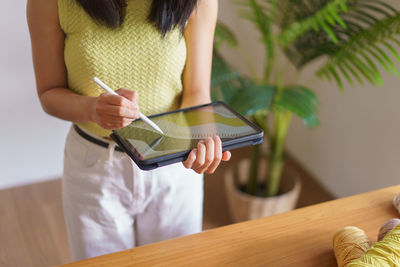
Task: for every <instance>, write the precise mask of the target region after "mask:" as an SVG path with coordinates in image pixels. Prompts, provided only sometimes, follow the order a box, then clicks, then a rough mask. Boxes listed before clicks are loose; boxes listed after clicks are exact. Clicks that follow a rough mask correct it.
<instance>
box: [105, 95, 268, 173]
mask: <svg viewBox="0 0 400 267" xmlns="http://www.w3.org/2000/svg"><path fill="white" fill-rule="evenodd" d="M149 118H150V119H151V120H152V121H153V122H154V123H156V124H157V125H158V126H159V127H160V128H161V129H162V131H163V132H164V134H160V133H159V132H157V131H156V130H154V129H153V128H151V126H149V125H148V124H147V123H145V122H144V121H142V120H140V119H138V120H135V121H133V122H132V123H131V124H130V125H128V126H126V127H124V128H120V129H118V130H113V133H112V134H111V137H112V138H113V140H114V141H115V142H116V143H117V144H118V145H119V146H120V147H121V148H122V149H123V150H124V151H125V152H126V153H127V154H128V155H129V156H130V157H131V158H132V160H133V161H134V162H135V163H136V164H137V165H138V166H139V168H141V169H142V170H151V169H155V168H158V167H161V166H165V165H169V164H172V163H176V162H180V161H184V160H185V159H186V158H187V156H188V155H189V153H190V151H191V150H192V149H193V148H196V147H197V143H198V142H199V141H200V140H204V139H206V138H207V137H213V136H215V135H218V136H219V137H220V138H221V141H222V150H223V151H227V150H232V149H235V148H239V147H244V146H249V145H255V144H259V143H262V142H263V131H262V130H261V129H260V128H259V127H257V126H256V125H255V124H253V123H252V122H250V121H249V120H247V119H246V118H244V117H243V116H241V115H240V114H239V113H237V112H235V111H234V110H233V109H232V108H230V107H229V106H227V105H226V104H225V103H223V102H213V103H210V104H206V105H200V106H195V107H191V108H186V109H180V110H175V111H171V112H167V113H163V114H157V115H153V116H150V117H149Z"/></svg>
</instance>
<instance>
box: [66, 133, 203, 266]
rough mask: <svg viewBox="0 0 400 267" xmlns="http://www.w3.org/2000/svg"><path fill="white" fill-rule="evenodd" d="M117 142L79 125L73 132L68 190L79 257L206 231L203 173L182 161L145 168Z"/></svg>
mask: <svg viewBox="0 0 400 267" xmlns="http://www.w3.org/2000/svg"><path fill="white" fill-rule="evenodd" d="M110 143H111V144H113V145H115V143H114V142H110ZM113 145H110V146H109V148H108V149H107V148H104V147H101V146H99V145H96V144H94V143H91V142H89V141H87V140H86V139H84V138H82V137H81V136H80V135H78V134H77V133H76V131H75V130H74V129H73V128H71V130H70V132H69V134H68V136H67V141H66V146H65V155H64V176H63V183H62V185H63V191H62V192H63V207H64V216H65V221H66V226H67V235H68V240H69V246H70V251H71V257H72V260H73V261H76V260H82V259H86V258H91V257H95V256H99V255H103V254H107V253H112V252H116V251H120V250H124V249H129V248H133V247H135V246H140V245H145V244H149V243H153V242H157V241H162V240H166V239H170V238H174V237H178V236H183V235H188V234H193V233H197V232H200V231H201V228H202V211H203V175H199V174H197V173H195V172H194V171H192V170H188V169H185V168H184V167H183V165H182V163H177V164H173V165H169V166H165V167H161V168H158V169H155V170H152V171H142V170H140V169H139V168H138V167H137V166H136V165H135V164H134V163H133V161H132V160H131V159H130V158H129V157H128V156H127V155H126V154H125V153H122V152H118V151H114V149H113Z"/></svg>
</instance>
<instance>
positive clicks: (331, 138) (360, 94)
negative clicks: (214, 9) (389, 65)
mask: <svg viewBox="0 0 400 267" xmlns="http://www.w3.org/2000/svg"><path fill="white" fill-rule="evenodd" d="M231 3H232V1H230V0H221V1H220V19H221V20H222V21H223V22H225V23H226V24H228V25H229V26H230V27H231V29H232V30H233V31H234V32H235V33H236V35H237V37H238V39H239V41H240V43H241V45H242V46H243V47H244V48H245V50H246V51H248V52H249V54H250V56H251V58H252V59H253V61H255V64H254V65H256V68H257V70H258V71H260V69H261V67H262V62H261V60H260V59H261V58H262V57H263V55H264V52H263V50H262V47H261V46H260V45H259V44H257V41H258V39H259V35H258V34H257V33H256V32H255V31H254V30H253V28H254V27H253V26H252V25H251V24H249V23H248V22H246V21H244V20H243V19H241V18H240V17H239V16H238V12H237V7H234V6H232V4H231ZM397 6H398V7H399V8H400V5H399V4H398V3H397ZM224 55H226V58H227V59H228V60H229V61H230V62H231V63H232V64H234V65H235V66H236V67H238V68H239V69H241V70H245V71H246V69H247V68H246V66H245V64H244V57H243V56H241V54H240V53H238V52H237V51H232V50H231V49H226V50H225V51H224ZM282 64H284V63H283V62H282ZM397 66H398V67H399V65H397ZM313 68H314V69H315V66H311V69H313ZM287 72H288V74H289V75H287V77H289V80H291V79H292V77H293V79H294V77H295V75H294V74H293V71H292V69H288V70H287ZM312 74H313V72H312V70H308V71H306V72H305V73H302V74H301V75H300V79H299V82H301V83H304V82H306V81H308V80H309V78H310V77H312ZM306 84H307V85H309V86H312V88H313V89H314V91H315V92H316V94H317V96H318V98H319V100H320V102H321V105H320V108H319V118H320V120H321V124H322V125H321V126H320V127H318V128H316V129H313V130H308V129H307V128H306V127H305V126H304V125H303V123H302V122H301V121H300V120H295V121H294V123H293V125H292V127H291V129H290V132H289V136H288V143H287V147H288V150H289V151H290V152H291V153H292V154H293V155H294V156H295V157H296V158H297V159H298V160H299V161H300V162H301V163H302V164H303V165H304V166H305V167H306V168H307V169H308V170H309V171H310V172H311V173H313V174H314V175H315V176H316V177H317V178H318V180H319V181H320V183H321V184H323V185H324V186H325V187H326V188H327V189H328V190H329V191H331V192H332V193H333V194H334V195H336V196H338V197H343V196H348V195H352V194H356V193H361V192H365V191H369V190H373V189H377V188H382V187H385V186H389V185H394V184H398V183H399V182H400V164H399V162H398V161H399V159H400V141H399V137H400V86H399V84H400V78H396V77H392V76H389V75H386V74H385V75H384V86H383V87H378V88H374V87H371V86H361V85H357V86H355V87H350V86H346V88H345V91H344V92H343V93H340V92H339V90H338V89H337V88H336V87H335V85H334V84H333V83H329V82H326V81H318V80H316V81H314V82H312V83H309V82H308V83H306Z"/></svg>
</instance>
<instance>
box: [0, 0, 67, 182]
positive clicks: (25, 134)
mask: <svg viewBox="0 0 400 267" xmlns="http://www.w3.org/2000/svg"><path fill="white" fill-rule="evenodd" d="M2 10H3V12H2V15H1V16H0V32H1V34H2V40H1V42H0V86H1V96H0V125H1V126H0V127H1V135H0V189H1V188H6V187H11V186H16V185H21V184H27V183H32V182H37V181H43V180H48V179H53V178H57V177H60V175H61V173H62V155H63V149H64V147H63V143H64V139H65V136H66V133H67V130H68V127H69V124H68V123H67V122H64V121H61V120H57V119H54V118H52V117H50V116H48V115H47V114H45V113H44V112H43V111H42V109H41V107H40V103H39V101H38V98H37V95H36V88H35V80H34V75H33V67H32V60H31V51H30V40H29V33H28V27H27V24H26V15H25V12H26V11H25V10H26V2H25V1H4V3H3V7H2Z"/></svg>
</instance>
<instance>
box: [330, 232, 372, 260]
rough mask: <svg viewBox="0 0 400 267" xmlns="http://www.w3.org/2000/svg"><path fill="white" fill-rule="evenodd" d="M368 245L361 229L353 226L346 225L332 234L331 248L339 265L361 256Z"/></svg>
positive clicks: (367, 240)
mask: <svg viewBox="0 0 400 267" xmlns="http://www.w3.org/2000/svg"><path fill="white" fill-rule="evenodd" d="M369 247H370V242H369V239H368V237H367V235H366V234H365V232H364V231H363V230H361V229H360V228H357V227H355V226H346V227H344V228H342V229H339V230H337V231H336V233H335V234H334V236H333V250H334V252H335V257H336V261H337V263H338V266H339V267H345V266H348V264H349V263H350V262H352V261H354V260H356V259H358V258H359V257H361V256H362V255H363V254H364V253H365V252H366V251H367V250H368V249H369Z"/></svg>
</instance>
